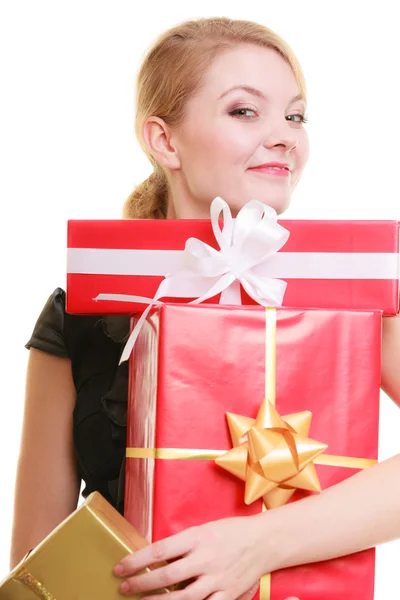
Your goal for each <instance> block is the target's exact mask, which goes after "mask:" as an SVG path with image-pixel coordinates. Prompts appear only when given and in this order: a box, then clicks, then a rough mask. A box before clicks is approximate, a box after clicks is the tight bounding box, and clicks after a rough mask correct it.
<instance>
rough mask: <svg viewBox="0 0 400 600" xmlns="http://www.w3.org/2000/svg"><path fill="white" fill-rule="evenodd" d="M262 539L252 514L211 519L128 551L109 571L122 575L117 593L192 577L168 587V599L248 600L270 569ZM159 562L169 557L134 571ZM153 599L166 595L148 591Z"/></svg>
mask: <svg viewBox="0 0 400 600" xmlns="http://www.w3.org/2000/svg"><path fill="white" fill-rule="evenodd" d="M264 531H265V529H264ZM264 538H265V534H263V528H260V526H259V521H258V520H257V519H255V518H254V517H233V518H228V519H222V520H220V521H213V522H211V523H206V524H204V525H200V526H197V527H191V528H190V529H186V530H185V531H182V532H181V533H178V534H177V535H174V536H171V537H169V538H166V539H164V540H160V541H159V542H156V543H154V544H152V545H150V546H147V547H146V548H144V549H142V550H139V551H138V552H136V553H134V554H131V555H129V556H127V557H126V558H124V559H123V560H122V561H121V563H119V565H117V566H116V567H115V569H114V573H115V575H118V576H122V577H124V578H126V579H125V581H124V583H123V584H122V585H121V592H123V593H124V594H127V595H131V594H138V593H142V592H148V591H154V590H158V589H160V588H164V587H169V586H172V585H174V584H177V583H181V582H185V581H188V580H193V581H192V582H191V583H189V585H188V586H187V587H186V588H184V589H183V590H177V591H172V592H170V593H169V594H168V600H188V599H189V600H202V599H203V598H208V597H212V599H213V600H235V599H236V598H241V600H251V598H252V597H253V595H254V594H255V592H256V591H257V587H258V585H259V580H260V577H262V575H264V574H265V573H266V572H268V571H269V564H268V558H267V559H266V545H265V540H264ZM162 561H173V562H171V563H170V564H168V565H167V566H163V567H160V568H157V569H154V570H153V571H150V572H146V573H141V574H137V572H138V571H141V570H142V569H145V568H146V567H150V566H151V565H153V564H154V563H159V562H162ZM271 566H272V563H271ZM152 600H165V596H161V595H152Z"/></svg>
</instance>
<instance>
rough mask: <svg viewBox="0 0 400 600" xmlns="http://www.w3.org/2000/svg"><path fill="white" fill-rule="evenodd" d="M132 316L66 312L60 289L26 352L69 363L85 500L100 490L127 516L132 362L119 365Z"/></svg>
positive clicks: (52, 299) (63, 295) (41, 315)
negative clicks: (126, 476)
mask: <svg viewBox="0 0 400 600" xmlns="http://www.w3.org/2000/svg"><path fill="white" fill-rule="evenodd" d="M128 333H129V316H109V317H99V316H78V315H70V314H67V313H66V312H65V292H64V291H63V290H62V289H60V288H57V289H56V290H55V291H54V292H53V294H52V295H51V296H50V297H49V299H48V301H47V303H46V305H45V306H44V308H43V310H42V313H41V314H40V316H39V318H38V320H37V323H36V325H35V328H34V331H33V334H32V337H31V339H30V340H29V342H28V343H27V345H26V347H27V348H37V349H38V350H42V351H44V352H49V353H50V354H54V355H56V356H63V357H68V358H70V359H71V364H72V375H73V380H74V384H75V389H76V404H75V409H74V414H73V437H74V445H75V450H76V455H77V462H78V471H79V476H80V478H81V479H82V480H83V481H84V482H85V484H86V486H85V489H84V491H83V496H84V497H85V498H86V496H88V495H89V494H90V493H91V492H93V491H95V490H97V491H99V492H100V493H101V494H102V495H103V496H104V497H105V498H106V499H107V500H108V501H109V502H111V504H112V505H113V506H115V507H116V508H117V509H118V510H119V512H121V513H122V514H123V508H124V507H123V501H124V498H123V495H124V494H123V491H124V471H125V469H124V467H125V445H126V444H125V442H126V406H127V396H128V363H127V362H125V363H123V364H122V365H120V366H118V363H119V359H120V356H121V353H122V350H123V347H124V343H125V341H126V339H127V335H128Z"/></svg>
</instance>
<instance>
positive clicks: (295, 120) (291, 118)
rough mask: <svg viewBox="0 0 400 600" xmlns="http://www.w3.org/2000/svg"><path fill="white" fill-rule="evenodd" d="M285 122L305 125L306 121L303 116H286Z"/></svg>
mask: <svg viewBox="0 0 400 600" xmlns="http://www.w3.org/2000/svg"><path fill="white" fill-rule="evenodd" d="M286 120H287V121H291V122H292V123H307V121H308V119H307V117H306V116H305V115H300V114H294V115H288V116H287V117H286Z"/></svg>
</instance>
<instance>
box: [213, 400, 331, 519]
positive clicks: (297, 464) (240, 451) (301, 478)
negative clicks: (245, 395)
mask: <svg viewBox="0 0 400 600" xmlns="http://www.w3.org/2000/svg"><path fill="white" fill-rule="evenodd" d="M227 419H228V425H229V431H230V434H231V439H232V445H233V448H232V450H229V451H228V452H227V453H226V454H223V455H222V456H219V457H217V458H216V459H215V462H216V463H217V464H218V465H219V466H220V467H222V468H223V469H225V470H226V471H229V472H230V473H232V474H233V475H235V476H236V477H239V479H241V480H242V481H244V482H245V484H246V485H245V503H246V504H251V503H252V502H254V501H255V500H258V499H259V498H263V501H264V504H265V506H266V508H275V507H277V506H282V505H283V504H286V502H288V500H289V499H290V498H291V496H293V494H294V492H295V491H296V489H301V490H307V491H311V492H320V491H321V486H320V483H319V480H318V475H317V472H316V470H315V467H314V463H313V461H314V459H315V458H316V457H317V456H318V455H319V454H321V453H322V452H323V451H324V450H326V448H327V447H328V446H327V444H323V443H321V442H317V441H315V440H312V439H310V438H308V437H307V436H308V432H309V430H310V425H311V419H312V414H311V412H310V411H304V412H299V413H295V414H292V415H287V416H285V417H283V418H282V417H281V416H280V415H279V414H278V411H277V410H276V408H275V407H274V406H273V405H272V403H271V402H270V401H269V400H264V401H263V402H262V404H261V407H260V410H259V411H258V415H257V418H256V419H250V418H249V417H244V416H242V415H236V414H232V413H227Z"/></svg>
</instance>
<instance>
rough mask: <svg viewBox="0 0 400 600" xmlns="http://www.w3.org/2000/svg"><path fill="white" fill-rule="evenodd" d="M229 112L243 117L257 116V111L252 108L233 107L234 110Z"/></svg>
mask: <svg viewBox="0 0 400 600" xmlns="http://www.w3.org/2000/svg"><path fill="white" fill-rule="evenodd" d="M229 114H230V115H232V116H237V117H244V118H250V117H256V116H257V112H256V111H255V110H254V108H235V110H231V111H230V113H229Z"/></svg>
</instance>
